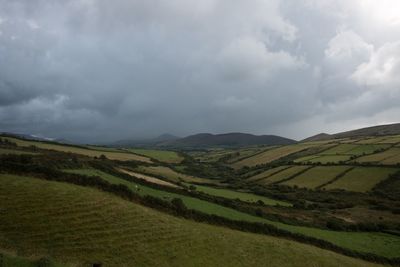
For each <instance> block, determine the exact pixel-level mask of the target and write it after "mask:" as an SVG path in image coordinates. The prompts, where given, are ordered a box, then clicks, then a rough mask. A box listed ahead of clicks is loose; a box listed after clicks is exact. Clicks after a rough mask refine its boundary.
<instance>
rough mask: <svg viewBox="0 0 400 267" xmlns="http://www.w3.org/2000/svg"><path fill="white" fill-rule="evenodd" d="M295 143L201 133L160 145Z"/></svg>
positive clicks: (273, 137)
mask: <svg viewBox="0 0 400 267" xmlns="http://www.w3.org/2000/svg"><path fill="white" fill-rule="evenodd" d="M293 143H296V141H295V140H292V139H288V138H285V137H281V136H276V135H253V134H246V133H226V134H210V133H201V134H195V135H190V136H187V137H185V138H181V139H177V140H174V141H172V142H171V141H170V142H165V143H162V144H160V145H161V146H172V147H212V146H224V147H232V146H234V147H237V146H249V145H288V144H293Z"/></svg>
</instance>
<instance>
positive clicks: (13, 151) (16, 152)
mask: <svg viewBox="0 0 400 267" xmlns="http://www.w3.org/2000/svg"><path fill="white" fill-rule="evenodd" d="M8 154H13V155H37V154H38V153H33V152H27V151H22V150H16V149H7V148H0V155H8Z"/></svg>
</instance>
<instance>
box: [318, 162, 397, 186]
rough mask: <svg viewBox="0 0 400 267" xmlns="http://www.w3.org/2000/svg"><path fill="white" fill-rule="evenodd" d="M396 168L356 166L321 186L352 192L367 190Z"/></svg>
mask: <svg viewBox="0 0 400 267" xmlns="http://www.w3.org/2000/svg"><path fill="white" fill-rule="evenodd" d="M396 171H398V169H395V168H382V167H356V168H354V169H353V170H351V171H349V172H347V173H346V174H345V175H344V176H343V177H340V178H339V179H338V180H336V181H335V182H333V183H331V184H329V185H327V186H325V187H323V188H325V189H327V190H329V189H343V190H348V191H354V192H367V191H369V190H371V189H372V188H374V186H375V185H376V184H378V183H379V182H381V181H383V180H385V179H386V178H388V176H389V175H390V174H392V173H395V172H396Z"/></svg>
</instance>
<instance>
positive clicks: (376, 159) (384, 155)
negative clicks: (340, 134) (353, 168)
mask: <svg viewBox="0 0 400 267" xmlns="http://www.w3.org/2000/svg"><path fill="white" fill-rule="evenodd" d="M398 155H400V148H397V147H394V148H390V149H389V150H386V151H384V152H380V153H376V154H372V155H367V156H363V157H361V158H358V159H357V160H356V161H357V162H373V163H382V164H396V163H400V161H397V162H396V161H394V160H391V159H395V158H396V157H397V156H398ZM386 162H389V163H386Z"/></svg>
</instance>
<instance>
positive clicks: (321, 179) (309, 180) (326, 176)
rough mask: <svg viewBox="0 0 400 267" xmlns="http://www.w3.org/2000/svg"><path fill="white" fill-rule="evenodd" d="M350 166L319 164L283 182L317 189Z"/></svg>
mask: <svg viewBox="0 0 400 267" xmlns="http://www.w3.org/2000/svg"><path fill="white" fill-rule="evenodd" d="M349 168H351V167H349V166H329V167H322V166H317V167H314V168H311V169H309V170H308V171H306V172H304V173H302V174H300V175H298V176H296V177H295V178H293V179H291V180H289V181H286V182H284V183H282V184H284V185H289V186H298V187H300V188H303V187H305V188H311V189H315V188H316V187H318V186H320V185H323V184H325V183H327V182H329V181H331V180H332V179H334V178H335V177H336V176H338V175H339V174H341V173H343V172H344V171H346V170H348V169H349Z"/></svg>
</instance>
